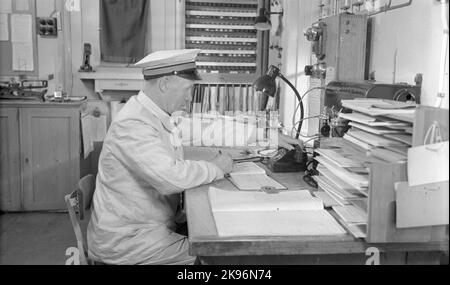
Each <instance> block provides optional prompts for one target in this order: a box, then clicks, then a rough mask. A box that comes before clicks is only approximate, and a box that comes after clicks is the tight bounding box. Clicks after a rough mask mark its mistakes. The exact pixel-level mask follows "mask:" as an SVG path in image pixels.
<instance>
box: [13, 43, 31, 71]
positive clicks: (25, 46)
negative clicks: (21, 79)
mask: <svg viewBox="0 0 450 285" xmlns="http://www.w3.org/2000/svg"><path fill="white" fill-rule="evenodd" d="M12 69H13V70H15V71H33V70H34V61H33V44H32V43H31V42H30V43H14V42H13V43H12Z"/></svg>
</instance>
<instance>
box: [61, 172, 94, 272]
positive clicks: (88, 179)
mask: <svg viewBox="0 0 450 285" xmlns="http://www.w3.org/2000/svg"><path fill="white" fill-rule="evenodd" d="M94 190H95V176H94V175H92V174H90V175H87V176H85V177H83V178H82V179H80V181H79V182H78V187H77V189H76V190H75V191H73V192H72V193H70V194H68V195H66V196H65V200H66V205H67V209H68V211H69V215H70V221H71V222H72V227H73V230H74V232H75V236H76V238H77V246H78V252H79V255H80V264H81V265H90V264H94V262H92V261H91V260H90V259H89V257H88V250H87V249H88V248H87V243H86V241H85V236H84V233H85V232H86V231H82V230H81V226H80V223H81V221H83V220H84V218H85V217H86V210H88V209H89V208H90V206H91V202H92V196H93V195H94Z"/></svg>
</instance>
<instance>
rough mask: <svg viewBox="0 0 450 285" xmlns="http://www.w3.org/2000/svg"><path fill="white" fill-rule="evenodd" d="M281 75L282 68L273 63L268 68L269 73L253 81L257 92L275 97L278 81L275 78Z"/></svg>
mask: <svg viewBox="0 0 450 285" xmlns="http://www.w3.org/2000/svg"><path fill="white" fill-rule="evenodd" d="M279 75H281V73H280V69H279V68H278V67H276V66H273V65H271V66H270V67H269V69H268V70H267V73H266V74H265V75H263V76H261V77H259V78H258V79H257V80H256V81H255V83H253V87H255V90H256V91H257V92H262V93H263V94H264V95H267V96H270V97H274V96H275V93H276V92H277V83H276V81H275V79H276V78H277V76H279Z"/></svg>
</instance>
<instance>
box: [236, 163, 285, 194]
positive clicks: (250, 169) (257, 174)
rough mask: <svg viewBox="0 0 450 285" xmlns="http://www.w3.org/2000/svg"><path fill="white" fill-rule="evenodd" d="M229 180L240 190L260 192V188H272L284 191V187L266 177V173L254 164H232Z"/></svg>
mask: <svg viewBox="0 0 450 285" xmlns="http://www.w3.org/2000/svg"><path fill="white" fill-rule="evenodd" d="M229 179H230V181H231V182H232V183H233V184H234V185H235V186H236V187H237V188H239V189H240V190H260V189H261V188H262V187H273V188H275V189H277V190H283V189H286V187H284V186H283V185H281V184H280V183H278V182H277V181H275V180H274V179H272V178H270V177H269V176H267V174H266V171H265V170H264V169H263V168H261V167H259V166H258V165H257V164H255V163H254V162H243V163H236V164H234V166H233V172H231V173H230V174H229Z"/></svg>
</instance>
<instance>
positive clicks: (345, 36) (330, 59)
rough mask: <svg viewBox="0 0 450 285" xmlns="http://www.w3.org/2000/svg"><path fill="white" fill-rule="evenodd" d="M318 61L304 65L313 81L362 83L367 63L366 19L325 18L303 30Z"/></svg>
mask: <svg viewBox="0 0 450 285" xmlns="http://www.w3.org/2000/svg"><path fill="white" fill-rule="evenodd" d="M305 37H306V39H307V40H308V41H310V42H311V44H312V52H313V54H314V55H315V57H316V59H317V63H316V64H315V65H310V66H306V68H305V73H306V74H307V75H309V76H311V77H313V78H318V79H326V83H328V82H330V81H333V80H364V72H365V63H366V40H367V16H366V15H351V14H338V15H335V16H330V17H327V18H324V19H322V20H320V21H318V22H316V23H314V24H312V26H311V27H310V28H309V29H307V30H306V31H305Z"/></svg>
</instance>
